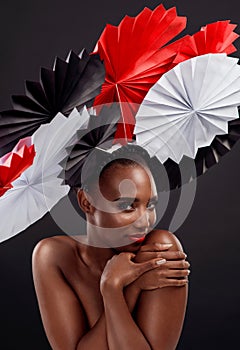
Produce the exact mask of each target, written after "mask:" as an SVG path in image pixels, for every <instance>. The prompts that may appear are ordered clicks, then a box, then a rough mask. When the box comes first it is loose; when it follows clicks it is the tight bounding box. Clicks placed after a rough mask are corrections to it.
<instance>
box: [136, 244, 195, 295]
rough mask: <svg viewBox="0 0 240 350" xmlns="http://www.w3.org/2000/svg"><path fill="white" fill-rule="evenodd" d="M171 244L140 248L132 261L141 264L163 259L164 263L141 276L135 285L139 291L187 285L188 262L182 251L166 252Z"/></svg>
mask: <svg viewBox="0 0 240 350" xmlns="http://www.w3.org/2000/svg"><path fill="white" fill-rule="evenodd" d="M171 246H172V245H171V244H161V243H151V244H146V245H144V246H142V247H141V248H140V250H139V252H138V254H137V256H136V257H135V259H134V261H135V262H138V263H142V262H145V261H148V260H149V259H154V258H164V259H166V260H167V261H166V263H165V264H164V265H163V266H161V268H157V269H154V270H150V271H147V272H145V273H144V274H142V275H141V276H140V277H139V278H138V279H137V280H136V281H135V284H136V286H137V287H138V288H139V289H140V290H153V289H158V288H163V287H169V286H173V287H180V286H183V285H185V284H186V283H188V277H187V276H188V275H189V273H190V271H189V266H190V264H189V262H188V261H186V260H185V258H186V254H185V253H183V252H182V251H168V249H169V248H170V247H171Z"/></svg>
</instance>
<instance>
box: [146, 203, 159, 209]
mask: <svg viewBox="0 0 240 350" xmlns="http://www.w3.org/2000/svg"><path fill="white" fill-rule="evenodd" d="M156 204H157V203H155V202H153V203H149V204H148V206H147V209H149V210H153V209H155V208H156Z"/></svg>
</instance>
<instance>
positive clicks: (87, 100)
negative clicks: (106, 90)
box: [0, 50, 105, 154]
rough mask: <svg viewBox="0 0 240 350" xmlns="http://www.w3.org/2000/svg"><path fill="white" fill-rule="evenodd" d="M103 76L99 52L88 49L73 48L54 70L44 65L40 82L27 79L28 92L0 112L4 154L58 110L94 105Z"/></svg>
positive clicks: (64, 111) (62, 111)
mask: <svg viewBox="0 0 240 350" xmlns="http://www.w3.org/2000/svg"><path fill="white" fill-rule="evenodd" d="M104 77H105V69H104V65H103V63H102V62H101V61H100V59H99V57H98V55H88V54H87V53H86V51H85V50H83V51H82V53H81V54H80V56H77V55H76V54H74V53H73V52H71V53H70V54H69V57H68V59H67V60H66V61H63V60H61V59H59V58H57V59H56V61H55V65H54V68H53V70H51V69H45V68H42V69H41V73H40V82H31V81H27V82H26V85H25V90H26V92H25V96H13V97H12V100H13V108H14V109H13V110H10V111H3V112H1V114H0V152H1V154H4V153H6V152H8V151H9V150H10V149H12V148H13V146H14V145H15V144H16V142H17V141H18V140H19V139H20V138H23V137H25V136H28V135H32V134H33V132H34V131H35V130H37V128H39V126H40V125H41V124H44V123H49V122H50V121H51V120H52V119H53V118H54V116H55V115H56V114H57V113H58V112H61V113H63V114H64V115H68V114H69V113H70V112H71V111H72V110H73V108H77V109H80V108H81V107H83V105H87V106H90V105H92V102H93V99H94V98H95V96H96V95H97V94H98V93H99V92H100V89H101V85H102V83H103V82H104Z"/></svg>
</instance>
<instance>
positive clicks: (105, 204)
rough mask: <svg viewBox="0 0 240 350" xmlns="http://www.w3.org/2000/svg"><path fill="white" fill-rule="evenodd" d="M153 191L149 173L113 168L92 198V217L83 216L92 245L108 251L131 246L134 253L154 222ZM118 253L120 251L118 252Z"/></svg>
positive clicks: (146, 171)
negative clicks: (92, 241) (102, 246)
mask: <svg viewBox="0 0 240 350" xmlns="http://www.w3.org/2000/svg"><path fill="white" fill-rule="evenodd" d="M157 199H158V198H157V190H156V186H155V182H154V179H153V176H152V174H151V173H150V170H149V169H147V168H146V169H145V168H143V167H142V166H140V165H139V166H138V165H136V166H122V165H118V164H115V165H114V166H111V167H110V168H108V169H107V170H106V171H105V172H104V174H103V176H101V178H100V182H99V192H98V191H96V192H95V193H94V194H93V195H92V205H93V207H94V209H93V211H92V213H91V214H90V215H87V220H88V222H89V223H90V227H91V228H93V227H94V230H91V229H90V232H91V231H94V237H95V239H96V242H98V244H99V240H100V241H101V242H100V244H103V245H105V246H109V247H124V250H126V246H129V245H131V249H129V250H135V248H136V249H137V248H138V247H139V246H140V244H141V243H142V242H143V240H144V237H145V236H146V234H147V233H148V232H150V231H151V230H152V228H153V225H154V223H155V221H156V210H155V205H156V202H157ZM92 225H93V226H92ZM120 250H121V249H120Z"/></svg>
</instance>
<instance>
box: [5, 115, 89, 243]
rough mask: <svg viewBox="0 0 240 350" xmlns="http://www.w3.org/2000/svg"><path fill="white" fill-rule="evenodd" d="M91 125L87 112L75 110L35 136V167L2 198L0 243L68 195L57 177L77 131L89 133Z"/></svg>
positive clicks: (57, 119)
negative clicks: (89, 124)
mask: <svg viewBox="0 0 240 350" xmlns="http://www.w3.org/2000/svg"><path fill="white" fill-rule="evenodd" d="M88 121H89V113H88V112H87V110H86V109H85V108H84V109H83V111H82V112H81V113H79V112H78V111H77V110H73V112H72V113H71V114H70V115H69V117H68V118H66V117H65V116H64V115H63V114H61V113H58V114H57V115H56V117H55V118H54V119H53V120H52V121H51V123H50V124H44V125H42V126H41V127H40V128H39V129H38V130H37V131H36V132H35V133H34V134H33V136H32V142H33V144H34V146H35V150H36V156H35V159H34V162H33V165H32V166H31V167H30V168H28V169H27V170H26V171H25V172H24V173H23V174H22V175H21V176H20V177H19V178H18V179H17V180H16V181H14V182H13V188H12V189H10V190H9V191H7V192H6V193H5V194H4V195H3V196H2V197H0V217H1V222H0V242H1V241H4V240H6V239H8V238H10V237H12V236H14V235H16V234H17V233H19V232H21V231H23V230H24V229H26V228H27V227H28V226H30V225H31V224H33V223H34V222H36V221H37V220H39V219H40V218H41V217H42V216H43V215H44V214H46V212H47V211H49V210H51V208H52V207H53V206H54V205H55V204H57V202H58V201H59V200H60V199H61V198H62V197H64V196H65V195H67V193H68V191H69V186H66V185H62V182H63V180H62V179H60V178H58V177H57V176H58V175H59V174H60V172H61V171H62V168H61V166H60V165H59V164H58V163H59V162H60V161H62V160H63V159H64V158H65V157H66V156H67V151H66V147H69V146H71V145H73V144H74V143H75V142H76V140H77V134H76V131H77V130H79V129H85V128H86V127H87V125H88ZM13 218H14V220H13Z"/></svg>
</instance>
